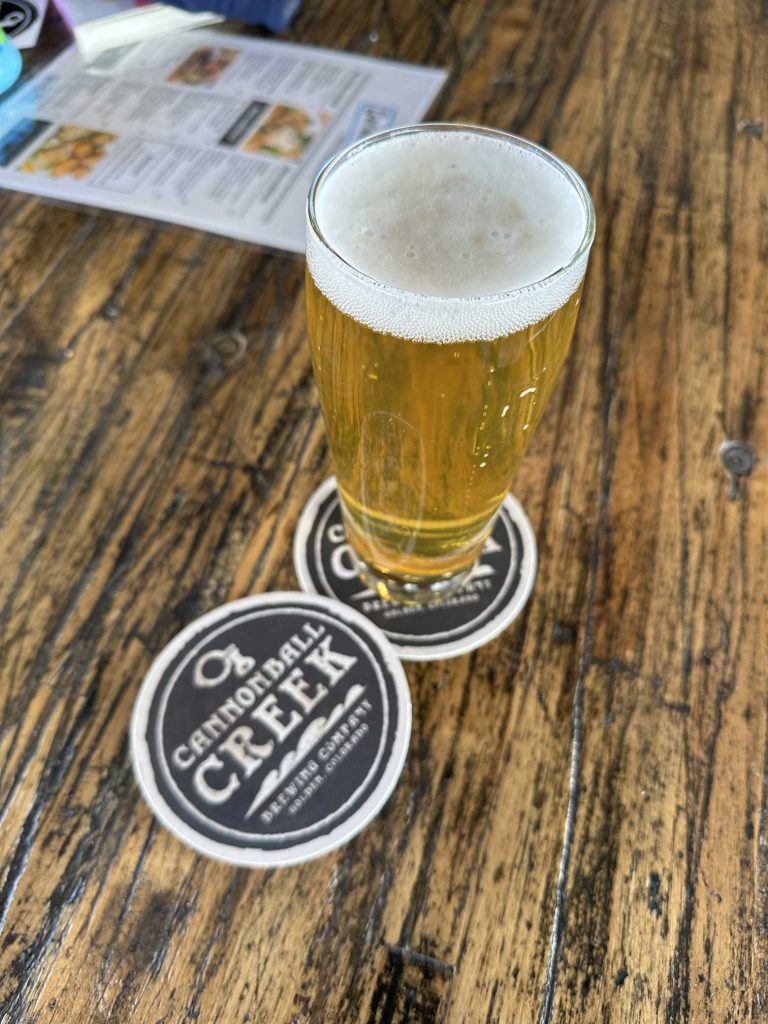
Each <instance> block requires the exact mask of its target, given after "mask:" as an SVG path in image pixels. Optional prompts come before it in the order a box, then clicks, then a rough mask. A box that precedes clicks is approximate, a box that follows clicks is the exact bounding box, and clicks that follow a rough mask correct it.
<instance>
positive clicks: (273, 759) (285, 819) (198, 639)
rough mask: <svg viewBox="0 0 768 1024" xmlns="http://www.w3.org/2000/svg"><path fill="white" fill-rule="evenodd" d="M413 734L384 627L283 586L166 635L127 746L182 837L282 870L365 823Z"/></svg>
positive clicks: (153, 800)
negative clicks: (169, 637)
mask: <svg viewBox="0 0 768 1024" xmlns="http://www.w3.org/2000/svg"><path fill="white" fill-rule="evenodd" d="M410 731H411V702H410V695H409V691H408V683H407V680H406V677H405V672H404V671H403V667H402V665H401V664H400V661H399V660H398V658H397V656H396V655H395V653H394V651H393V650H392V647H391V645H390V644H389V643H388V641H387V640H386V638H385V637H384V636H383V635H382V633H381V631H380V630H379V629H377V628H376V626H374V625H372V624H371V623H370V622H369V621H368V620H367V619H366V618H365V617H364V616H363V615H361V614H360V613H359V612H357V611H355V610H354V609H351V608H346V607H344V606H343V605H341V604H339V603H338V602H336V601H332V600H329V599H328V598H325V597H318V596H314V595H307V594H299V593H295V594H294V593H275V594H262V595H257V596H255V597H247V598H244V599H243V600H240V601H233V602H232V603H231V604H226V605H223V606H222V607H220V608H216V609H215V610H214V611H211V612H209V613H208V614H207V615H204V616H202V618H200V619H197V620H196V621H195V622H193V623H191V624H190V625H189V626H187V627H186V629H184V630H182V632H181V633H179V634H178V635H177V636H176V637H175V638H174V639H173V640H172V641H171V643H170V644H168V646H167V647H166V648H165V650H164V651H163V652H162V653H161V654H160V656H159V657H158V658H157V659H156V661H155V662H154V664H153V665H152V667H151V668H150V670H149V672H148V674H147V676H146V678H145V680H144V682H143V684H142V686H141V689H140V691H139V694H138V697H137V699H136V703H135V706H134V710H133V716H132V719H131V750H132V755H133V762H134V769H135V772H136V777H137V779H138V782H139V786H140V788H141V791H142V793H143V795H144V797H145V799H146V800H147V802H148V803H149V805H150V807H151V808H152V810H153V811H154V813H155V815H156V816H157V817H158V818H159V820H160V821H161V822H162V823H163V825H165V826H166V827H167V828H168V829H170V830H171V831H172V832H173V833H174V834H175V835H176V836H177V837H178V838H179V839H181V840H183V841H184V842H185V843H187V844H188V845H189V846H191V847H192V848H193V849H195V850H197V851H199V852H200V853H204V854H207V855H209V856H211V857H216V858H218V859H221V860H225V861H228V862H230V863H232V864H239V865H249V866H256V867H277V866H280V865H284V864H295V863H298V862H299V861H302V860H308V859H310V858H312V857H317V856H320V855H321V854H323V853H327V852H328V851H330V850H333V849H335V848H336V847H338V846H341V845H342V844H344V843H346V842H347V841H348V840H349V839H350V838H351V837H352V836H354V835H355V834H356V833H357V832H359V831H360V830H361V829H362V828H364V827H365V825H367V824H368V822H369V821H370V820H371V819H372V818H373V817H374V816H375V815H376V814H377V813H378V811H379V810H380V809H381V807H382V806H383V804H384V803H385V802H386V800H387V798H388V797H389V795H390V793H391V792H392V790H393V789H394V787H395V784H396V783H397V780H398V778H399V776H400V772H401V770H402V767H403V763H404V761H405V755H406V751H407V748H408V740H409V737H410Z"/></svg>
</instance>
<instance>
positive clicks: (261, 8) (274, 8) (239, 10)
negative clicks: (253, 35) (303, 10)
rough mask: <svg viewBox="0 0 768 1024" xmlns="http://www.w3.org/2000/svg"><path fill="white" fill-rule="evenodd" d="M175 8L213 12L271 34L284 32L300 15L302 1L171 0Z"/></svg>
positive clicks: (196, 11) (197, 11) (195, 11)
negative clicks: (258, 26)
mask: <svg viewBox="0 0 768 1024" xmlns="http://www.w3.org/2000/svg"><path fill="white" fill-rule="evenodd" d="M169 2H170V3H172V4H173V6H174V7H183V8H184V10H185V11H192V12H194V13H199V12H201V11H213V12H215V13H216V14H223V15H224V17H225V18H227V19H231V20H232V21H244V22H246V23H247V24H249V25H263V26H264V28H268V29H269V30H270V31H271V32H284V31H285V29H287V28H288V26H289V25H290V23H291V21H293V19H294V17H295V16H296V14H297V13H298V10H299V7H300V6H301V0H169Z"/></svg>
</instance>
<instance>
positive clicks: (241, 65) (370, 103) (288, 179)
mask: <svg viewBox="0 0 768 1024" xmlns="http://www.w3.org/2000/svg"><path fill="white" fill-rule="evenodd" d="M445 78H446V73H445V72H444V71H441V70H437V69H432V68H423V67H418V66H414V65H407V64H400V63H396V62H391V61H383V60H376V59H373V58H367V57H358V56H354V55H351V54H346V53H339V52H335V51H330V50H320V49H314V48H311V47H305V46H296V45H292V44H289V43H279V42H273V41H268V40H262V39H250V38H244V37H241V36H236V35H225V34H220V33H214V32H203V31H196V32H194V33H192V34H189V35H184V36H172V37H170V38H166V39H159V40H150V41H147V42H145V43H141V44H139V45H138V46H134V47H127V48H122V49H121V50H111V51H107V52H106V53H104V54H103V55H102V57H101V58H99V60H98V61H97V62H96V63H95V64H91V65H90V66H89V67H88V68H86V67H84V65H83V64H82V61H81V59H80V57H79V56H78V54H77V52H76V50H75V49H74V48H71V49H69V50H67V51H66V52H65V53H64V54H62V55H61V56H60V57H59V58H57V59H56V60H55V61H54V62H53V63H52V64H50V65H48V67H47V68H46V69H45V70H44V71H43V72H42V73H41V74H40V75H39V76H38V77H37V78H36V79H34V80H33V81H32V82H30V83H29V84H28V85H27V86H26V87H23V88H22V89H21V90H18V91H17V92H16V93H15V94H14V95H13V96H11V98H10V99H9V100H7V101H6V102H5V103H0V186H3V187H6V188H13V189H17V190H20V191H24V192H32V193H35V194H38V195H41V196H48V197H50V198H55V199H65V200H71V201H73V202H77V203H79V204H83V205H89V206H95V207H102V208H105V209H111V210H121V211H125V212H127V213H134V214H139V215H142V216H147V217H152V218H154V219H158V220H166V221H170V222H173V223H176V224H183V225H187V226H189V227H193V228H200V229H203V230H207V231H212V232H215V233H217V234H222V235H226V236H229V237H232V238H240V239H244V240H247V241H251V242H257V243H261V244H264V245H267V246H270V247H274V248H278V249H287V250H289V251H292V252H303V251H304V230H305V228H304V204H305V199H306V194H307V190H308V188H309V185H310V183H311V180H312V178H313V176H314V174H315V172H316V170H317V169H318V167H319V166H320V165H321V164H322V163H323V162H325V160H326V159H327V158H328V157H329V156H331V155H332V154H333V153H334V152H336V151H337V150H338V149H340V148H342V147H343V146H344V145H347V144H348V143H350V142H352V141H354V140H355V139H356V138H361V137H363V136H365V135H368V134H371V133H372V132H374V131H378V130H382V129H384V128H388V127H392V126H395V125H398V124H406V123H411V122H414V121H419V120H421V118H422V117H423V116H424V114H425V113H426V111H427V109H428V108H429V106H430V104H431V102H432V100H433V99H434V97H435V96H436V94H437V92H438V91H439V89H440V87H441V86H442V84H443V83H444V81H445Z"/></svg>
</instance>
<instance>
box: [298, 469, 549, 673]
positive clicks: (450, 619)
mask: <svg viewBox="0 0 768 1024" xmlns="http://www.w3.org/2000/svg"><path fill="white" fill-rule="evenodd" d="M536 555H537V551H536V538H535V535H534V533H533V529H532V527H531V524H530V523H529V521H528V518H527V517H526V515H525V513H524V511H523V509H522V508H521V506H520V504H519V502H518V501H517V500H516V499H515V498H514V497H513V496H512V495H511V494H510V495H508V496H507V498H506V499H505V500H504V503H503V505H502V508H501V511H500V513H499V516H498V518H497V520H496V524H495V526H494V529H493V531H492V533H491V536H490V537H489V538H488V540H487V542H486V544H485V548H484V549H483V553H482V556H481V558H480V559H479V562H478V565H477V568H476V569H475V572H474V573H473V575H472V576H471V577H470V579H469V580H468V581H467V583H466V584H465V585H464V587H463V588H462V589H461V590H460V591H459V593H457V594H455V595H453V596H452V597H450V598H447V599H446V600H444V601H440V602H437V603H436V604H431V605H427V606H422V607H414V606H404V605H397V604H394V603H392V602H391V601H386V600H384V599H382V598H380V597H379V596H378V595H377V594H375V593H374V592H373V591H372V590H369V589H367V588H366V587H365V586H364V584H363V583H361V581H360V578H359V576H358V574H357V569H356V566H355V559H354V554H353V552H352V549H351V547H350V545H349V543H348V542H347V539H346V535H345V533H344V525H343V521H342V511H341V504H340V501H339V495H338V492H337V490H336V483H335V480H334V479H333V478H331V479H329V480H326V481H325V483H323V484H322V485H321V486H320V487H319V488H318V489H317V491H315V493H314V494H313V495H312V497H311V498H310V500H309V502H308V503H307V505H306V507H305V509H304V511H303V512H302V515H301V518H300V520H299V525H298V528H297V530H296V535H295V539H294V550H293V556H294V566H295V568H296V574H297V576H298V578H299V583H300V585H301V587H302V589H304V590H305V591H306V592H308V593H315V594H325V595H327V596H329V597H334V598H336V599H337V600H338V601H341V602H343V603H344V604H346V605H348V606H349V607H352V608H355V609H357V610H358V611H360V612H362V614H363V615H365V616H366V618H368V619H369V621H371V622H373V623H374V624H375V625H377V626H378V627H379V628H380V629H381V630H382V631H383V632H384V633H385V634H386V636H387V638H388V639H389V640H390V642H391V643H392V645H393V647H394V648H395V650H396V651H397V653H398V654H399V656H400V657H401V658H402V659H404V660H406V661H433V660H435V659H438V658H450V657H456V656H458V655H460V654H465V653H467V651H471V650H474V649H475V648H477V647H480V646H481V645H482V644H485V643H488V642H489V641H490V640H492V639H493V638H494V637H496V636H498V634H499V633H501V632H502V631H503V630H504V629H506V628H507V627H508V626H509V625H510V624H511V623H512V622H513V621H514V620H515V619H516V618H517V617H518V615H519V614H520V612H521V611H522V609H523V608H524V607H525V605H526V603H527V601H528V598H529V597H530V594H531V590H532V589H533V583H534V580H535V577H536Z"/></svg>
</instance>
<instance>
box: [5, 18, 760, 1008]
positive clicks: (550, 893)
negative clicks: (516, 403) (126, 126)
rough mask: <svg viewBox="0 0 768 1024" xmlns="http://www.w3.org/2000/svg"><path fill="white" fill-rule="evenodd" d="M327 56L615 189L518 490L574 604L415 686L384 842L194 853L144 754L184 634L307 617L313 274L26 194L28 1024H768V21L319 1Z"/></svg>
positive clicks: (19, 674) (18, 332) (12, 229)
mask: <svg viewBox="0 0 768 1024" xmlns="http://www.w3.org/2000/svg"><path fill="white" fill-rule="evenodd" d="M290 38H292V39H295V40H300V41H306V42H309V43H315V44H321V45H330V46H343V47H345V48H348V49H349V50H352V51H356V52H361V53H370V54H375V55H378V56H382V57H399V58H404V59H406V60H413V61H422V62H426V63H430V64H436V65H441V66H446V67H449V68H450V69H451V76H450V80H449V82H448V85H447V86H446V88H445V90H444V92H443V94H442V96H441V98H440V99H439V102H438V103H437V104H436V106H435V108H434V110H433V115H434V116H435V117H438V118H445V119H450V120H464V121H475V122H482V123H485V124H489V125H494V126H497V127H501V128H506V129H511V130H513V131H516V132H521V133H523V134H525V135H527V136H529V137H531V138H533V139H535V140H538V141H540V142H543V143H544V144H546V145H548V146H550V147H551V148H553V149H554V150H555V151H556V152H557V153H559V154H561V155H562V156H563V157H564V158H566V159H567V160H569V161H570V162H572V163H573V164H574V165H575V166H576V167H577V168H578V169H579V170H580V171H581V172H582V174H583V175H584V177H585V178H586V180H587V182H588V183H589V186H590V188H591V191H592V194H593V196H594V200H595V206H596V209H597V218H598V233H597V239H596V242H595V246H594V250H593V256H592V264H591V269H590V272H589V277H588V281H587V287H586V292H585V301H584V307H583V312H582V316H581V320H580V323H579V325H578V329H577V336H576V340H575V343H574V346H573V349H572V354H571V356H570V358H569V361H568V364H567V369H566V370H565V372H564V376H563V379H562V381H561V383H560V385H559V386H558V389H557V392H556V395H555V397H554V398H553V400H552V402H551V404H550V407H549V409H548V410H547V412H546V413H545V416H544V420H543V422H542V425H541V427H540V428H539V430H538V433H537V436H536V437H535V438H534V440H533V442H532V445H531V447H530V450H529V453H528V454H527V456H526V459H525V461H524V464H523V465H522V467H521V469H520V472H519V474H518V477H517V480H516V482H515V491H516V493H517V495H518V496H519V497H520V499H521V500H522V501H523V503H524V504H525V506H526V508H527V510H528V513H529V516H530V517H531V519H532V521H533V524H534V526H535V529H536V532H537V535H538V541H539V553H540V569H539V576H538V580H537V582H536V587H535V590H534V594H533V598H532V600H531V602H530V604H529V605H528V608H527V610H526V612H525V614H524V615H523V617H522V618H521V619H520V620H519V621H518V623H517V624H516V625H515V626H514V627H513V628H511V629H509V630H508V631H507V632H506V633H505V634H504V635H503V636H501V637H500V638H499V639H498V640H496V641H494V642H493V643H491V644H489V645H488V646H487V647H485V648H484V649H482V650H480V651H477V652H475V653H474V654H472V655H469V656H465V657H461V658H458V659H456V660H454V661H444V662H439V663H435V664H432V665H428V666H422V667H417V666H414V665H409V666H408V677H409V680H410V685H411V690H412V694H413V701H414V729H413V738H412V743H411V750H410V755H409V758H408V762H407V765H406V768H405V772H404V774H403V777H402V780H401V782H400V784H399V786H398V788H397V789H396V791H395V794H394V796H393V797H392V799H391V800H390V802H389V804H388V805H387V807H386V809H385V811H384V812H383V814H382V815H381V816H380V817H379V818H378V819H377V820H376V821H375V822H374V823H373V824H372V825H371V826H370V827H369V828H368V829H366V830H365V831H364V832H363V833H362V834H361V835H360V836H358V837H357V838H356V839H355V840H354V841H353V842H352V843H351V844H350V845H349V846H347V847H346V848H344V849H343V850H341V851H339V852H338V853H336V854H334V855H331V856H327V857H324V858H322V859H320V860H318V861H315V862H313V863H310V864H307V865H306V866H303V867H300V868H295V869H287V870H283V871H268V872H262V871H248V870H236V869H234V868H230V867H227V866H224V865H222V864H218V863H214V862H212V861H209V860H205V859H203V858H202V857H199V856H196V855H194V854H193V853H192V852H190V851H189V850H187V849H186V848H185V847H183V846H182V845H181V844H180V843H179V842H177V841H176V840H175V839H174V838H173V837H172V836H170V835H169V834H168V833H166V832H165V831H164V830H163V829H162V828H160V827H159V826H158V825H157V824H156V823H155V822H154V820H153V818H152V816H151V814H150V812H149V810H148V809H147V807H146V806H145V805H144V803H143V802H142V801H141V799H140V798H139V795H138V793H137V789H136V786H135V784H134V781H133V775H132V772H131V767H130V763H129V759H128V749H127V741H126V728H127V724H128V719H129V715H130V711H131V706H132V703H133V700H134V696H135V694H136V690H137V687H138V685H139V683H140V681H141V679H142V677H143V674H144V672H145V671H146V669H147V667H148V665H149V664H150V662H151V660H152V658H153V656H154V655H155V654H156V653H157V652H158V651H159V650H160V649H161V648H162V646H163V645H164V644H165V643H166V641H168V640H169V639H170V637H171V636H172V635H173V634H174V633H175V632H176V631H177V630H178V629H179V628H180V627H182V626H183V625H184V624H185V623H188V622H189V621H190V620H191V619H192V618H194V617H195V616H197V615H198V614H200V613H202V612H204V611H206V610H207V609H210V608H212V607H214V606H215V605H217V604H220V603H221V602H224V601H227V600H229V599H232V598H236V597H239V596H241V595H244V594H249V593H253V592H259V591H266V590H274V589H285V588H287V589H291V588H295V587H296V579H295V576H294V572H293V568H292V562H291V554H290V550H291V538H292V535H293V531H294V528H295V526H296V521H297V516H298V513H299V511H300V509H301V508H302V506H303V504H304V502H305V501H306V499H307V497H308V496H309V494H310V493H311V492H312V490H313V489H314V488H315V486H316V485H317V484H318V483H319V482H320V481H321V480H322V479H323V478H324V477H325V476H326V475H327V474H328V472H329V463H328V455H327V449H326V443H325V439H324V434H323V427H322V423H321V419H320V416H319V411H318V404H317V398H316V394H315V389H314V385H313V382H312V375H311V371H310V366H309V360H308V356H307V346H306V339H305V333H304V332H305V324H304V313H303V284H302V270H303V268H302V265H301V262H300V261H298V260H295V259H292V258H288V257H283V256H279V255H270V254H267V253H265V252H263V251H261V250H259V249H254V248H249V247H246V246H243V245H240V244H234V243H231V242H228V241H225V240H221V239H217V238H212V237H208V236H205V235H202V234H197V233H194V232H191V231H184V230H180V229H174V228H166V227H162V226H152V225H148V224H147V223H144V222H141V221H139V220H136V219H133V218H130V217H114V216H101V215H92V214H89V213H85V212H80V211H76V210H73V209H67V208H56V207H53V206H50V205H45V204H44V203H41V202H38V201H35V200H32V199H27V198H24V197H22V196H18V195H7V194H6V195H3V197H2V199H1V200H0V217H1V218H2V221H1V223H0V239H1V241H0V274H1V275H2V293H1V297H0V324H1V328H0V329H1V330H2V360H1V361H0V379H1V380H2V406H1V409H2V449H1V450H0V468H1V469H2V546H1V550H2V573H0V608H1V609H2V611H1V612H0V616H1V621H2V662H1V663H2V680H3V681H2V692H1V694H0V696H1V699H2V734H1V737H2V739H1V743H0V808H1V810H0V813H1V814H2V831H1V832H0V923H2V928H3V931H2V939H0V947H1V949H0V1019H2V1021H4V1022H5V1021H13V1022H24V1024H27V1022H30V1024H31V1022H35V1024H38V1022H39V1024H47V1022H52V1024H53V1022H56V1024H81V1022H82V1024H85V1022H94V1024H95V1022H106V1021H109V1022H113V1024H118V1022H125V1021H131V1022H137V1024H159V1022H163V1024H172V1022H181V1021H200V1022H204V1024H214V1022H222V1024H247V1022H250V1024H257V1022H258V1024H262V1022H263V1024H309V1022H313V1024H315V1022H316V1024H352V1022H360V1024H405V1022H408V1024H425V1022H431V1021H437V1022H446V1024H465V1022H466V1024H469V1022H472V1024H474V1022H477V1024H480V1022H485V1024H506V1022H510V1021H521V1022H522V1021H525V1022H539V1024H549V1022H550V1021H553V1022H554V1021H557V1022H563V1024H565V1022H568V1024H572V1022H576V1021H579V1022H590V1024H591V1022H595V1024H596V1022H601V1024H603V1022H609V1021H610V1022H627V1024H629V1022H650V1021H654V1022H664V1024H677V1022H680V1024H682V1022H687V1021H690V1022H695V1024H699V1022H709V1021H712V1022H717V1024H724V1022H745V1021H754V1022H757V1021H765V1020H766V1019H768V806H767V802H768V755H767V754H766V751H767V749H768V748H767V746H766V740H767V737H766V730H767V727H768V673H766V667H767V666H766V649H767V645H766V615H767V612H768V609H767V605H766V595H767V594H768V558H767V557H766V545H767V543H768V540H767V538H768V469H767V468H766V467H768V421H767V418H766V388H768V361H767V360H766V327H767V326H768V272H767V271H768V226H767V225H768V125H766V124H764V122H765V121H766V120H768V74H767V73H766V68H768V26H767V25H766V21H765V12H764V9H762V8H761V6H760V4H759V3H758V0H742V2H740V3H738V4H721V3H719V2H716V0H700V2H696V3H694V2H680V0H647V2H642V3H641V2H637V0H634V2H633V0H614V2H607V0H554V2H552V3H544V4H539V3H532V2H525V0H514V2H504V0H487V2H485V3H480V2H477V3H473V2H464V3H461V2H453V3H452V2H450V0H430V2H428V3H427V2H425V3H424V4H409V3H405V2H394V0H393V2H391V3H390V2H386V0H376V2H375V3H370V4H368V3H363V2H361V0H334V2H330V0H317V2H315V0H305V3H304V11H303V13H302V15H301V17H300V18H299V20H298V21H297V22H296V25H295V27H294V28H293V29H292V30H291V32H290ZM728 440H737V441H743V442H746V443H747V444H748V445H749V446H750V448H751V452H752V453H753V455H754V460H755V463H754V468H753V471H752V473H751V475H750V476H746V475H743V476H739V475H737V474H729V473H728V472H727V471H726V468H725V466H724V464H723V462H722V460H721V456H720V451H719V449H720V446H721V444H722V443H723V442H725V441H728ZM748 455H749V452H747V453H746V458H745V457H742V458H741V461H739V460H738V459H737V460H736V463H735V466H736V469H740V468H742V469H743V468H746V465H745V463H746V462H748Z"/></svg>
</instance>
